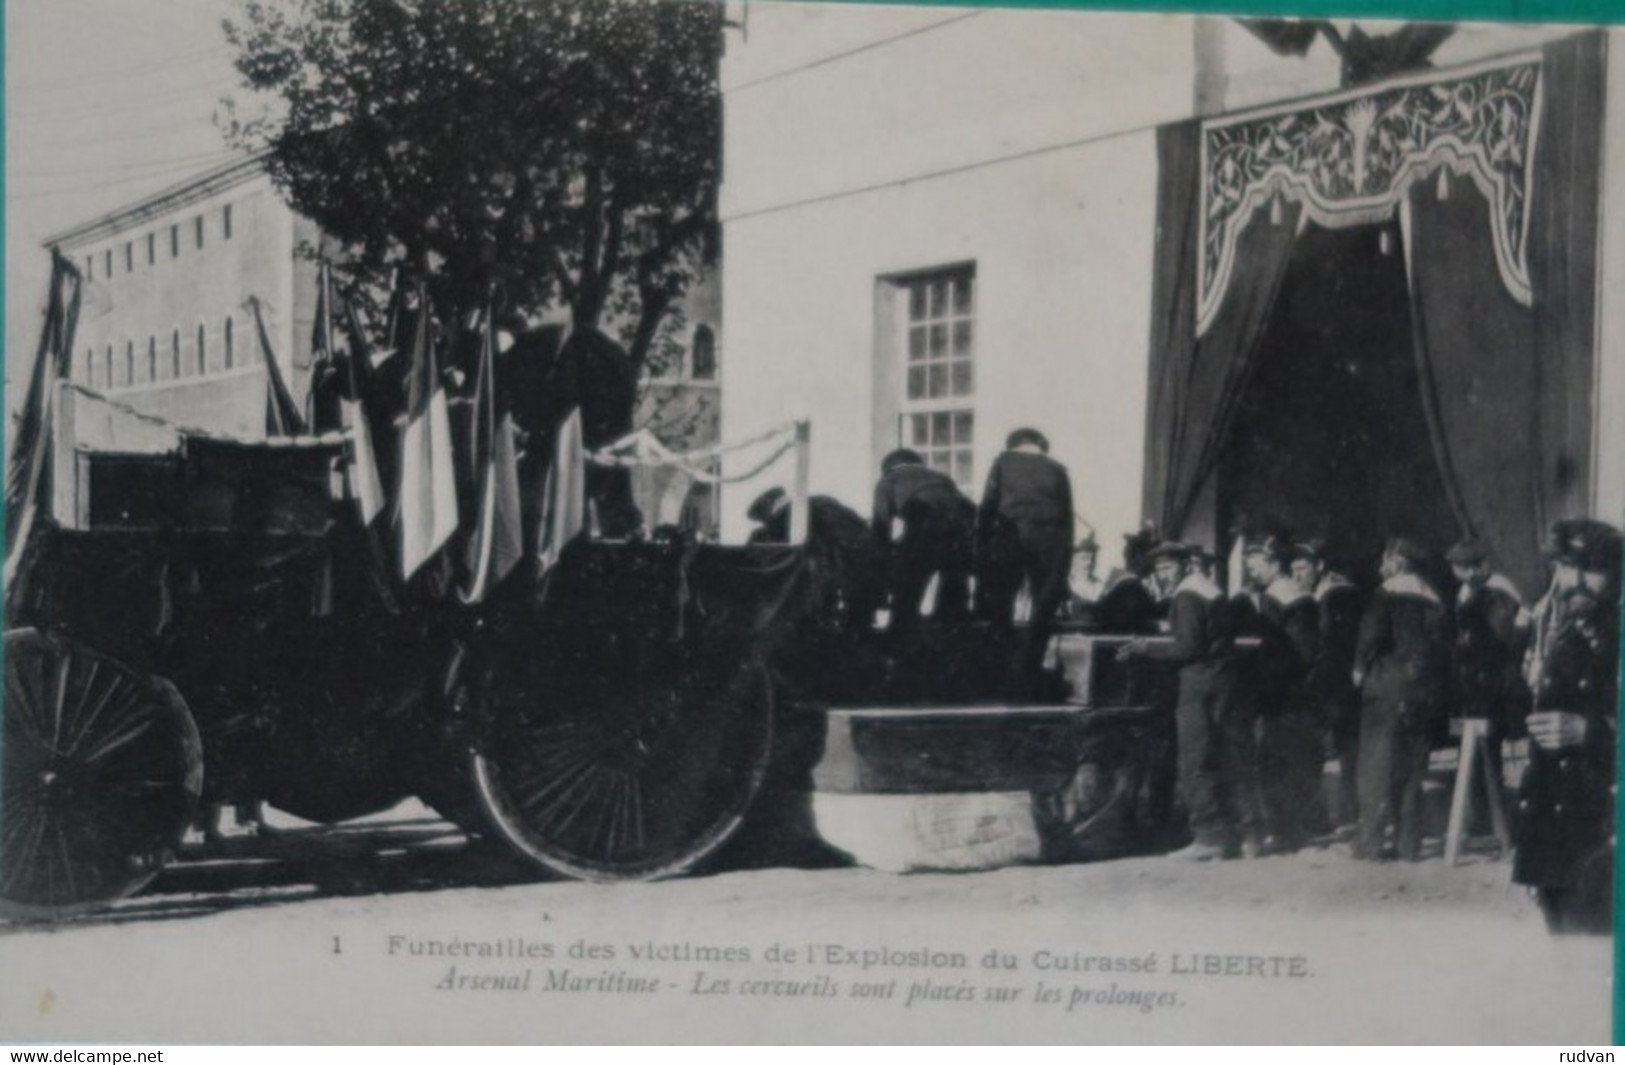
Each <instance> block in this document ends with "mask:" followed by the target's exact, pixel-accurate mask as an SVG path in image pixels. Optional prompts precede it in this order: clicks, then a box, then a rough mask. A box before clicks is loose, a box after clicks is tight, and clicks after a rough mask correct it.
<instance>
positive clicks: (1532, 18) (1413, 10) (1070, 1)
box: [0, 0, 1625, 1044]
mask: <svg viewBox="0 0 1625 1065" xmlns="http://www.w3.org/2000/svg"><path fill="white" fill-rule="evenodd" d="M832 2H839V3H888V2H899V3H902V2H917V3H930V4H937V5H943V6H949V5H951V6H959V7H1027V8H1043V9H1052V10H1053V9H1076V10H1117V11H1134V12H1154V11H1181V12H1190V13H1194V14H1204V15H1299V16H1320V17H1323V18H1324V17H1343V18H1351V17H1352V18H1360V17H1363V18H1412V19H1431V20H1435V21H1458V20H1484V21H1502V22H1565V23H1583V24H1611V25H1619V24H1625V0H1246V2H1231V0H1173V2H1168V0H1162V2H1158V0H1116V2H1109V0H1108V2H1100V0H980V2H977V0H832ZM4 8H5V3H4V0H0V74H3V72H4V65H5V62H4V56H5V54H6V53H5V43H6V25H5V23H6V20H5V18H4V17H3V16H4ZM4 97H5V93H4V89H3V82H0V100H3V99H4ZM5 161H6V145H5V139H4V138H0V192H3V191H4V189H5ZM5 222H6V210H5V208H4V201H3V200H0V238H3V237H4V235H5V232H6V226H5ZM7 280H8V279H7V278H6V276H5V271H4V270H3V269H0V335H4V329H5V324H6V323H5V295H6V291H7V287H8V286H7ZM0 389H3V385H0ZM0 457H3V458H4V459H5V460H6V461H9V459H10V455H9V453H6V454H4V455H3V456H0ZM3 512H4V501H3V499H0V516H3ZM1620 651H1621V655H1620V660H1621V669H1622V671H1625V645H1622V646H1621V649H1620ZM0 654H3V652H0ZM1622 708H1625V700H1622ZM1621 716H1622V717H1625V714H1622V715H1621ZM1622 739H1625V737H1622ZM1621 764H1622V765H1625V742H1622V744H1621ZM1616 816H1617V815H1616ZM1615 868H1616V873H1615V880H1616V883H1618V884H1621V885H1625V854H1620V853H1619V852H1618V850H1617V849H1616V855H1615ZM1621 894H1625V892H1622V891H1620V890H1618V889H1617V888H1616V890H1615V893H1614V906H1615V916H1616V920H1615V924H1616V926H1621V925H1625V921H1621V920H1619V917H1620V915H1621V906H1620V896H1621ZM1622 971H1625V949H1622V945H1621V937H1620V936H1619V935H1618V934H1616V935H1615V937H1614V972H1615V979H1614V981H1613V988H1614V1014H1613V1020H1614V1041H1615V1043H1616V1044H1617V1043H1621V1041H1622V1040H1621V1036H1622V1035H1625V984H1622V982H1621V981H1620V980H1619V978H1618V974H1619V973H1620V972H1622Z"/></svg>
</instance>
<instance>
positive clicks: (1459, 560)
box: [1444, 539, 1489, 566]
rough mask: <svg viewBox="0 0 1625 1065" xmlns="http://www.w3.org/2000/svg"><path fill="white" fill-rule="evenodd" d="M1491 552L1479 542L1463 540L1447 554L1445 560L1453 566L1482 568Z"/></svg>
mask: <svg viewBox="0 0 1625 1065" xmlns="http://www.w3.org/2000/svg"><path fill="white" fill-rule="evenodd" d="M1488 558H1489V552H1488V551H1486V550H1484V545H1483V544H1481V543H1479V542H1478V541H1477V540H1471V539H1468V540H1463V541H1461V543H1459V544H1457V545H1455V546H1454V547H1452V548H1451V549H1450V550H1449V551H1446V552H1445V556H1444V560H1445V561H1446V562H1448V563H1450V564H1451V565H1452V566H1482V565H1483V564H1484V562H1485V560H1487V559H1488Z"/></svg>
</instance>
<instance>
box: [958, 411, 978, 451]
mask: <svg viewBox="0 0 1625 1065" xmlns="http://www.w3.org/2000/svg"><path fill="white" fill-rule="evenodd" d="M974 420H975V419H974V415H972V414H971V413H970V412H969V411H959V412H957V413H956V414H955V415H954V443H956V444H970V443H973V442H974V441H973V440H972V439H971V426H972V423H973V422H974Z"/></svg>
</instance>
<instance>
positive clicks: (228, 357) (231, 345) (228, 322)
mask: <svg viewBox="0 0 1625 1065" xmlns="http://www.w3.org/2000/svg"><path fill="white" fill-rule="evenodd" d="M235 346H236V345H235V344H234V343H233V341H232V326H231V319H230V318H229V317H228V318H227V319H226V369H228V370H229V369H231V363H232V356H233V355H234V354H235V353H234V352H233V350H232V349H233V348H234V347H235Z"/></svg>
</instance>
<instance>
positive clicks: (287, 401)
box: [248, 296, 305, 436]
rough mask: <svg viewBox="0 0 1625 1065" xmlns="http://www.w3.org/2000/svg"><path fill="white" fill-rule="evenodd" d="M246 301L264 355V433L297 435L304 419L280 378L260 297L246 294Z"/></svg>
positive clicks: (302, 429) (280, 371) (280, 372)
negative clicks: (250, 308)
mask: <svg viewBox="0 0 1625 1065" xmlns="http://www.w3.org/2000/svg"><path fill="white" fill-rule="evenodd" d="M248 304H249V306H250V307H252V308H253V310H254V328H255V329H256V330H258V332H259V337H260V352H261V353H262V354H263V355H264V356H265V435H266V436H299V435H301V434H303V433H304V431H305V419H304V416H303V415H301V414H300V413H299V404H297V403H295V402H294V399H293V393H292V392H290V391H288V384H287V382H286V381H284V380H283V379H282V368H281V367H280V366H279V365H278V364H277V361H276V351H275V350H274V349H273V348H272V347H271V334H270V333H269V332H267V331H266V328H265V316H264V314H262V313H261V311H260V301H259V297H258V296H251V297H249V300H248Z"/></svg>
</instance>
